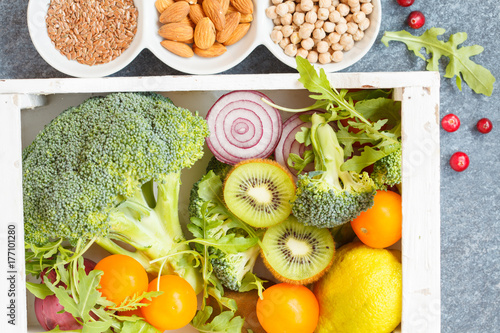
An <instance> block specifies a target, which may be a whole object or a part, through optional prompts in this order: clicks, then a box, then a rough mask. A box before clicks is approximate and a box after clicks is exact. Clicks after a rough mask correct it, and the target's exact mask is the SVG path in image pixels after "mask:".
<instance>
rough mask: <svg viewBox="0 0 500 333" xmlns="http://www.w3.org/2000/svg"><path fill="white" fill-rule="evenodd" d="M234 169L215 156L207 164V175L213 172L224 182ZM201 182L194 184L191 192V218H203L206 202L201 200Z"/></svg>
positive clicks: (189, 209)
mask: <svg viewBox="0 0 500 333" xmlns="http://www.w3.org/2000/svg"><path fill="white" fill-rule="evenodd" d="M232 167H233V166H232V165H230V164H226V163H223V162H221V161H219V160H218V159H216V158H215V156H212V158H211V159H210V161H209V162H208V164H207V168H206V170H205V174H207V173H208V172H209V171H213V172H214V174H215V175H217V176H219V178H220V179H221V180H223V179H224V178H225V177H226V175H227V173H228V172H229V170H231V168H232ZM200 182H201V179H200V180H198V181H197V182H196V183H194V184H193V187H192V188H191V192H190V195H189V206H188V211H189V216H190V217H193V216H196V217H199V218H202V214H201V207H202V205H203V203H204V200H203V199H201V198H200V196H199V195H198V188H199V184H200Z"/></svg>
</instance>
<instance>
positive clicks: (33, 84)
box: [0, 72, 439, 94]
mask: <svg viewBox="0 0 500 333" xmlns="http://www.w3.org/2000/svg"><path fill="white" fill-rule="evenodd" d="M436 75H439V74H437V73H436V72H412V73H411V75H409V74H408V73H406V72H405V73H331V74H328V78H329V80H330V82H331V84H332V85H333V86H334V87H339V88H340V87H341V88H349V89H350V88H401V87H410V86H422V84H425V82H429V81H430V80H432V79H433V78H434V77H435V76H436ZM298 78H299V76H298V74H269V75H265V76H263V75H260V74H248V75H199V76H187V75H182V76H151V77H127V78H118V77H107V78H97V79H96V78H90V79H89V78H83V79H73V78H71V79H34V80H0V94H15V93H25V94H57V93H103V92H112V91H122V92H125V91H203V90H244V89H256V90H257V89H258V90H276V89H302V85H301V84H300V83H299V82H298V81H297V79H298Z"/></svg>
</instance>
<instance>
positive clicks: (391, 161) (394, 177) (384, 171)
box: [370, 147, 402, 190]
mask: <svg viewBox="0 0 500 333" xmlns="http://www.w3.org/2000/svg"><path fill="white" fill-rule="evenodd" d="M401 152H402V149H401V147H399V148H398V149H396V151H394V152H392V153H390V154H389V155H387V156H385V157H382V158H381V159H380V160H378V161H377V162H375V163H374V164H373V172H372V173H371V175H370V177H371V178H372V179H373V182H374V183H375V185H376V186H377V188H378V189H381V190H385V189H387V185H389V186H394V185H397V184H400V183H401Z"/></svg>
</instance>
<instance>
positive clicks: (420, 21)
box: [408, 10, 425, 29]
mask: <svg viewBox="0 0 500 333" xmlns="http://www.w3.org/2000/svg"><path fill="white" fill-rule="evenodd" d="M424 24H425V16H424V14H422V12H420V11H418V10H416V11H413V12H411V13H410V15H408V25H409V26H410V28H413V29H420V28H422V26H423V25H424Z"/></svg>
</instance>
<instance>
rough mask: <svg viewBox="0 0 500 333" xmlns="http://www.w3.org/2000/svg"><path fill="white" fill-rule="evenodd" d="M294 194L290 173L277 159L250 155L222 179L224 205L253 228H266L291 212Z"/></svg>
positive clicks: (293, 184) (280, 220)
mask: <svg viewBox="0 0 500 333" xmlns="http://www.w3.org/2000/svg"><path fill="white" fill-rule="evenodd" d="M294 195H295V183H294V181H293V178H292V175H291V174H290V173H289V172H288V171H287V170H285V168H283V167H282V166H281V165H280V164H279V163H277V162H275V161H272V160H268V159H250V160H246V161H243V162H240V163H238V164H236V165H235V166H234V167H233V169H232V170H231V171H230V172H229V173H228V175H227V176H226V180H225V182H224V201H225V202H226V205H227V208H228V209H229V210H230V211H231V212H232V213H233V214H234V215H236V216H237V217H238V218H240V219H241V220H242V221H244V222H246V223H248V224H249V225H251V226H253V227H256V228H267V227H270V226H272V225H275V224H278V223H280V222H282V221H283V220H284V219H286V218H287V217H288V215H290V213H291V211H292V206H291V204H290V200H292V198H293V196H294Z"/></svg>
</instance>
